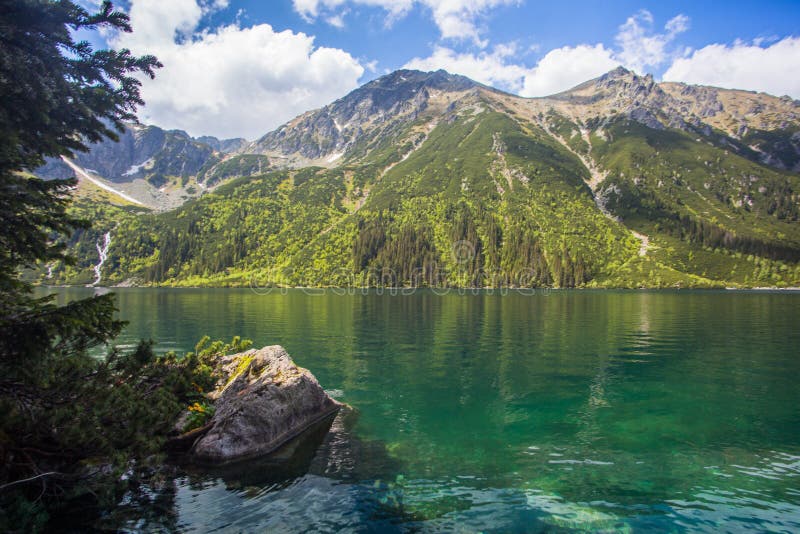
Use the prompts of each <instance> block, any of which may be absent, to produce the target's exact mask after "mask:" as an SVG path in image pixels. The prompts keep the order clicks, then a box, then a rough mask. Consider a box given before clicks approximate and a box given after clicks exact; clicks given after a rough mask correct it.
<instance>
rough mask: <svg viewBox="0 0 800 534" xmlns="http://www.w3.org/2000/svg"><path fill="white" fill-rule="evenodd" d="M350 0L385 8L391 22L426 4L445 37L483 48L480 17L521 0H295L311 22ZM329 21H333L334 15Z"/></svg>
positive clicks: (297, 6) (297, 7)
mask: <svg viewBox="0 0 800 534" xmlns="http://www.w3.org/2000/svg"><path fill="white" fill-rule="evenodd" d="M347 2H349V3H350V4H353V5H362V6H371V7H380V8H383V9H384V10H385V11H387V13H388V15H389V19H388V23H391V22H392V21H394V20H396V19H398V18H401V17H403V16H405V15H406V14H407V13H408V12H409V11H410V10H411V9H412V8H413V7H414V6H415V5H419V6H422V7H424V8H427V9H429V10H430V12H431V15H432V16H433V20H434V22H435V23H436V26H437V27H438V28H439V32H440V33H441V35H442V38H443V39H470V40H472V41H473V42H474V43H475V44H477V45H478V46H480V47H482V48H483V47H485V46H486V45H487V44H488V42H487V41H486V40H483V39H481V35H482V34H483V33H484V32H483V29H482V28H481V27H480V24H479V23H480V20H481V19H483V18H484V17H485V16H486V15H487V14H488V13H489V12H490V11H491V10H492V9H494V8H497V7H500V6H504V5H516V4H519V3H520V2H521V0H293V3H294V8H295V10H296V11H297V12H298V13H300V15H301V16H302V17H303V18H305V19H306V20H308V21H312V20H314V19H315V18H316V17H318V16H319V15H320V14H321V13H323V12H327V13H332V12H335V11H336V10H337V9H339V8H341V6H342V5H344V4H345V3H347ZM326 20H328V21H329V22H330V20H331V18H330V16H329V17H328V18H327V19H326ZM334 20H336V19H334Z"/></svg>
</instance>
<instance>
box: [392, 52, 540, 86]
mask: <svg viewBox="0 0 800 534" xmlns="http://www.w3.org/2000/svg"><path fill="white" fill-rule="evenodd" d="M513 50H514V47H513V46H510V45H506V46H499V47H495V48H494V50H493V51H492V52H481V53H479V54H471V53H458V52H456V51H455V50H453V49H451V48H446V47H443V46H437V47H436V48H435V49H434V51H433V53H432V54H431V55H430V56H428V57H426V58H414V59H412V60H411V61H409V62H408V63H406V64H405V66H404V68H407V69H418V70H423V71H432V70H438V69H444V70H446V71H448V72H450V73H453V74H462V75H464V76H466V77H468V78H472V79H473V80H475V81H478V82H481V83H484V84H486V85H491V86H493V87H500V88H504V89H506V90H508V91H512V92H517V91H520V90H521V89H522V86H523V81H524V78H525V75H526V73H527V72H528V71H527V69H525V68H524V67H522V66H519V65H515V64H513V63H509V62H508V59H509V58H510V57H511V56H512V55H513Z"/></svg>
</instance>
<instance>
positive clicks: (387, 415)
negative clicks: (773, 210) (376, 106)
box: [57, 288, 800, 532]
mask: <svg viewBox="0 0 800 534" xmlns="http://www.w3.org/2000/svg"><path fill="white" fill-rule="evenodd" d="M57 291H59V292H60V294H61V296H60V297H59V299H60V300H61V301H64V300H65V299H69V298H75V297H80V296H86V295H89V294H91V292H92V290H91V289H85V288H77V289H59V290H57ZM116 293H117V295H118V305H119V308H120V316H121V318H123V319H126V320H128V321H130V324H129V326H128V328H127V330H126V331H125V333H124V334H123V335H122V336H121V337H120V338H119V339H118V341H119V343H120V344H121V345H132V344H134V343H135V342H136V340H138V339H140V338H152V339H154V340H157V341H158V342H159V345H158V348H159V350H162V351H165V350H180V351H184V350H190V349H191V348H192V347H193V346H194V344H195V343H196V342H197V341H198V340H199V339H200V338H201V337H202V336H203V335H210V336H211V337H212V338H214V339H217V338H224V339H230V338H231V337H232V336H233V335H241V336H242V337H245V338H249V339H252V340H253V341H254V342H255V346H257V347H260V346H263V345H268V344H280V345H283V346H284V347H286V349H287V350H288V351H289V353H290V354H291V356H292V357H293V358H294V360H295V361H296V362H297V363H298V365H301V366H303V367H306V368H308V369H310V370H311V371H312V372H313V373H314V374H315V375H316V377H317V378H318V379H319V381H320V383H321V384H322V385H323V387H325V388H326V389H327V390H328V391H329V392H331V394H332V395H333V396H334V397H336V398H337V399H338V400H340V401H343V402H346V403H348V404H349V405H351V406H352V407H353V411H352V412H348V413H346V414H342V415H340V416H339V417H338V418H337V420H336V421H334V423H333V427H332V428H331V432H330V433H328V434H327V435H324V429H322V431H320V432H319V434H320V435H319V436H313V437H312V438H310V440H309V441H308V443H306V444H303V445H302V446H300V447H298V450H296V451H294V453H295V454H294V456H293V457H292V460H291V461H287V462H284V463H275V462H273V461H255V462H250V463H248V464H246V465H244V466H241V467H239V468H234V469H228V470H224V471H218V472H212V473H187V474H182V475H181V476H179V477H178V478H177V479H176V480H174V481H173V482H170V483H168V484H167V490H166V491H164V492H163V494H161V495H159V496H158V498H154V499H153V500H151V501H150V502H146V503H141V502H133V501H129V502H125V503H124V504H123V505H122V506H120V510H119V513H118V514H115V516H114V517H113V518H110V519H109V521H112V520H113V521H117V522H121V523H123V524H126V525H127V527H128V528H133V529H137V528H138V529H142V530H153V529H158V528H161V529H166V530H179V531H185V532H240V531H264V530H269V531H288V532H308V531H358V532H405V531H447V532H449V531H463V532H478V531H484V532H486V531H489V532H491V531H497V532H539V531H548V532H569V531H582V530H592V531H596V530H605V531H614V532H620V531H621V532H625V531H630V532H636V531H651V530H658V531H673V532H674V531H677V532H682V531H692V532H719V531H749V530H758V531H798V530H800V385H799V384H800V314H799V313H798V311H800V294H796V293H790V292H739V291H716V292H712V291H703V292H701V291H697V292H690V291H674V292H660V291H553V290H551V291H536V292H532V293H533V294H521V293H515V292H510V293H508V294H499V293H490V292H481V293H479V294H473V293H472V292H465V294H459V293H458V292H456V291H453V292H450V293H449V294H445V295H442V294H437V293H434V292H432V291H417V292H415V293H414V294H412V295H401V294H390V292H389V291H388V290H387V291H385V292H383V294H379V293H378V292H376V291H372V292H369V293H368V294H362V293H361V291H358V292H350V293H347V292H344V291H337V292H334V291H331V290H328V291H325V292H323V291H312V290H306V291H303V290H289V291H281V290H277V289H275V290H273V291H271V292H270V291H268V290H259V291H252V290H246V289H242V290H238V289H182V290H175V289H119V290H116ZM118 524H119V523H118Z"/></svg>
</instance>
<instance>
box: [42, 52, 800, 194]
mask: <svg viewBox="0 0 800 534" xmlns="http://www.w3.org/2000/svg"><path fill="white" fill-rule="evenodd" d="M476 106H477V107H476ZM482 106H483V107H485V106H490V107H492V108H493V109H495V110H500V111H503V110H508V111H512V112H514V113H516V114H517V115H518V116H519V117H520V118H521V119H523V120H527V121H531V122H535V123H537V124H539V125H543V126H547V125H546V124H545V123H544V122H543V120H544V119H543V118H544V117H549V119H548V120H550V119H553V118H559V117H560V118H561V119H565V120H567V121H568V122H570V123H571V124H574V125H575V132H574V133H572V132H569V135H570V136H572V135H574V134H575V133H578V134H581V135H582V136H584V137H587V136H588V135H589V132H590V131H595V132H596V133H597V134H599V135H603V131H604V130H603V125H604V124H607V123H609V122H612V121H614V120H616V119H618V118H620V117H626V118H630V119H632V120H634V121H636V122H638V123H641V124H643V125H645V126H647V127H648V128H652V129H670V128H672V129H678V130H681V131H685V132H688V133H691V134H692V135H698V136H702V137H703V138H705V139H706V140H707V141H708V142H712V143H715V144H717V145H719V146H724V147H726V148H727V149H729V150H733V151H735V152H736V153H738V154H740V155H742V156H744V157H746V158H748V159H751V160H753V161H758V162H759V163H762V164H765V165H768V166H770V167H773V168H777V169H786V170H790V171H792V172H800V101H796V100H792V99H791V98H789V97H780V98H778V97H773V96H770V95H766V94H763V93H754V92H747V91H737V90H729V89H719V88H714V87H704V86H694V85H686V84H682V83H674V82H656V81H655V80H654V79H653V77H652V76H651V75H645V76H640V75H638V74H636V73H634V72H631V71H629V70H626V69H624V68H622V67H619V68H617V69H615V70H613V71H610V72H608V73H606V74H604V75H603V76H600V77H599V78H596V79H594V80H590V81H587V82H585V83H583V84H580V85H578V86H577V87H575V88H573V89H570V90H568V91H565V92H563V93H559V94H556V95H552V96H549V97H542V98H521V97H517V96H514V95H511V94H508V93H504V92H502V91H498V90H496V89H493V88H490V87H487V86H484V85H481V84H479V83H477V82H474V81H472V80H470V79H468V78H466V77H463V76H457V75H451V74H448V73H447V72H445V71H441V70H440V71H436V72H430V73H424V72H419V71H410V70H399V71H396V72H393V73H391V74H388V75H386V76H383V77H381V78H378V79H376V80H373V81H372V82H369V83H367V84H365V85H364V86H362V87H360V88H358V89H356V90H355V91H353V92H351V93H350V94H348V95H346V96H345V97H343V98H341V99H339V100H337V101H335V102H333V103H331V104H329V105H327V106H325V107H323V108H320V109H318V110H313V111H309V112H307V113H304V114H302V115H300V116H299V117H297V118H295V119H293V120H291V121H289V122H288V123H286V124H285V125H283V126H281V127H279V128H278V129H276V130H274V131H272V132H269V133H267V134H266V135H264V136H262V137H261V138H259V139H258V140H256V141H254V142H247V141H245V140H244V139H227V140H219V139H216V138H214V137H210V136H203V137H198V138H192V137H190V136H189V135H188V134H186V133H185V132H182V131H180V130H172V131H165V130H162V129H160V128H158V127H155V126H142V125H130V126H129V127H128V129H127V130H126V131H125V132H124V133H123V134H122V135H121V136H120V141H119V142H118V143H114V142H111V141H103V142H101V143H98V144H96V145H93V146H92V147H91V150H90V152H89V153H86V154H78V155H77V157H76V160H75V162H74V163H75V164H76V165H78V166H79V167H81V168H83V169H84V170H85V171H86V172H88V173H90V174H91V175H92V176H93V177H94V178H96V179H97V180H100V181H102V180H105V181H108V182H111V183H113V184H116V186H118V187H120V188H121V191H123V192H124V193H126V194H130V195H132V196H133V197H136V198H137V199H139V200H140V201H142V202H144V203H145V204H147V205H150V206H151V207H155V208H157V209H168V208H172V207H175V206H176V205H179V204H181V203H182V202H184V201H186V200H187V199H189V198H193V197H194V196H196V195H198V194H201V193H202V192H204V191H206V190H208V189H209V188H213V187H214V186H215V185H217V184H219V183H222V182H224V181H226V180H228V179H231V178H235V177H237V176H248V175H253V174H258V173H262V172H266V171H267V170H270V169H285V168H302V167H307V166H320V167H329V168H330V167H337V166H339V165H342V164H345V163H346V164H352V163H355V162H358V161H365V160H366V159H369V158H370V157H371V154H372V152H373V151H375V150H376V149H381V148H385V147H386V146H387V145H390V144H395V145H403V146H408V147H414V146H418V145H419V144H420V143H421V142H422V141H423V140H424V139H425V136H426V134H427V132H428V131H430V130H431V129H432V128H433V127H434V126H435V125H436V124H438V122H439V121H441V120H447V117H452V116H453V114H454V113H457V112H459V110H463V109H477V108H480V107H482ZM547 130H548V131H550V132H552V131H553V129H552V128H549V127H548V128H547ZM589 159H591V158H589ZM592 165H594V164H593V163H592ZM37 174H39V175H40V176H43V177H47V178H57V177H58V178H63V177H67V176H71V175H72V174H73V171H72V169H70V168H69V166H67V165H65V164H64V163H63V162H61V161H49V162H48V163H47V165H45V166H44V167H42V168H40V169H38V170H37Z"/></svg>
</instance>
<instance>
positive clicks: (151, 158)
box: [37, 124, 238, 187]
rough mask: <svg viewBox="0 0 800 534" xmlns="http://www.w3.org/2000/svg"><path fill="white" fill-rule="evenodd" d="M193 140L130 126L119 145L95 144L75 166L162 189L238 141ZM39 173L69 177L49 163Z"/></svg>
mask: <svg viewBox="0 0 800 534" xmlns="http://www.w3.org/2000/svg"><path fill="white" fill-rule="evenodd" d="M203 139H204V140H200V139H193V138H192V137H190V136H189V134H187V133H186V132H183V131H181V130H169V131H168V130H162V129H161V128H158V127H156V126H142V125H136V124H130V125H128V127H127V128H126V129H125V131H124V132H123V133H122V134H120V136H119V141H118V142H114V141H111V140H105V141H102V142H100V143H95V144H94V145H92V146H91V147H90V150H89V152H86V153H79V154H76V158H75V163H77V164H78V165H80V166H81V167H83V168H85V169H87V170H90V171H92V172H94V173H96V174H98V175H100V176H102V177H103V178H105V179H106V180H109V181H111V182H118V183H121V182H129V181H131V180H133V179H136V178H142V179H145V180H147V181H149V182H151V183H152V184H153V185H155V186H157V187H160V186H161V185H163V184H164V183H165V182H166V181H167V179H168V177H179V178H182V179H184V180H185V179H188V178H189V177H191V176H196V175H197V174H198V172H199V171H200V169H202V168H203V167H204V166H206V165H208V164H209V163H210V162H213V161H218V160H219V159H220V158H221V154H218V152H219V149H218V148H215V147H223V146H225V147H231V146H232V147H237V146H238V141H237V140H225V141H220V140H218V139H216V138H203ZM37 173H38V174H39V175H41V176H44V177H48V178H50V177H53V178H56V177H63V176H65V175H66V176H70V174H69V173H68V172H67V170H66V169H65V165H64V163H63V162H61V161H59V160H51V161H48V163H47V165H45V166H44V167H43V168H41V169H39V170H38V171H37Z"/></svg>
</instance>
